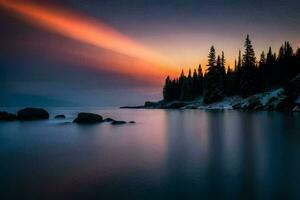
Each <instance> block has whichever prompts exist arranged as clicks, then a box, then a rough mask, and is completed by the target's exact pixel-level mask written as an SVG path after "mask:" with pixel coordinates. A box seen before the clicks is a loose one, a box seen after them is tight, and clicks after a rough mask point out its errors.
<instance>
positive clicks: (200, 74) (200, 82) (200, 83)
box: [197, 65, 204, 96]
mask: <svg viewBox="0 0 300 200" xmlns="http://www.w3.org/2000/svg"><path fill="white" fill-rule="evenodd" d="M203 82H204V76H203V72H202V67H201V65H199V66H198V84H197V91H198V92H197V94H198V95H199V96H200V95H202V94H203V87H204V85H203Z"/></svg>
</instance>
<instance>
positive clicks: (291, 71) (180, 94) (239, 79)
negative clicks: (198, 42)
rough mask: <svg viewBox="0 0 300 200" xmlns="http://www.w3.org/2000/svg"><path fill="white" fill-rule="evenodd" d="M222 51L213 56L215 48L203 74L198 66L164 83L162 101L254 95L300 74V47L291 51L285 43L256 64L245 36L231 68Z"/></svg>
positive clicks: (208, 100) (289, 45)
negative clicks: (242, 48) (242, 49)
mask: <svg viewBox="0 0 300 200" xmlns="http://www.w3.org/2000/svg"><path fill="white" fill-rule="evenodd" d="M225 65H226V60H225V55H224V52H223V51H222V53H221V55H218V56H216V50H215V48H214V46H212V47H211V48H210V52H209V54H208V64H207V69H206V70H205V72H204V73H203V71H202V67H201V65H199V67H198V69H197V70H196V69H194V70H193V72H192V70H191V69H190V70H189V72H188V75H187V76H186V75H185V74H184V72H183V70H182V72H181V74H180V76H179V77H178V78H174V79H171V78H170V77H169V76H168V77H167V78H166V80H165V84H164V88H163V97H164V101H166V102H170V101H175V100H180V101H192V100H195V99H196V98H198V97H200V96H203V102H204V103H212V102H215V101H219V100H222V98H224V97H225V96H233V95H240V96H242V97H248V96H251V95H253V94H256V93H259V92H264V91H268V90H271V89H274V88H278V87H281V86H283V85H284V84H285V83H287V81H288V80H290V79H292V78H293V77H295V76H296V75H297V74H298V73H300V48H299V47H298V48H297V50H296V51H295V52H294V50H293V48H292V46H291V44H290V43H289V42H284V44H283V45H282V46H281V47H280V49H279V52H278V55H276V53H274V52H273V50H272V48H271V47H269V50H268V52H267V53H265V52H264V51H263V52H262V53H261V55H260V59H259V61H258V62H257V58H256V56H255V51H254V48H253V45H252V42H251V40H250V37H249V35H247V37H246V39H245V43H244V52H243V55H242V53H241V51H239V55H238V59H237V60H235V65H234V68H233V69H231V68H230V67H229V66H228V67H227V69H226V67H225Z"/></svg>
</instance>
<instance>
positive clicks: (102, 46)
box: [0, 0, 300, 106]
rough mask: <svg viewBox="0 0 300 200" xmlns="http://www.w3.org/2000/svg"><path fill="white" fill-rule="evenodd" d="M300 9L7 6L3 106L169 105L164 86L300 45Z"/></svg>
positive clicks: (151, 3) (233, 3)
mask: <svg viewBox="0 0 300 200" xmlns="http://www.w3.org/2000/svg"><path fill="white" fill-rule="evenodd" d="M299 10H300V2H299V1H297V0H284V1H283V0H277V1H276V0H273V1H271V0H266V1H257V0H252V1H249V0H247V1H246V0H239V1H237V0H228V1H223V0H211V1H202V0H101V1H96V0H61V1H58V0H57V1H54V0H51V1H46V0H43V1H42V0H36V1H24V0H0V22H1V33H0V34H1V37H0V44H1V48H0V64H1V68H0V81H1V85H0V89H1V94H0V98H1V100H0V103H1V106H19V105H22V106H23V105H26V106H27V105H28V104H32V105H49V106H56V105H58V106H59V105H62V106H66V105H70V106H82V105H85V106H114V105H125V104H126V105H127V104H128V105H133V104H142V103H143V101H144V100H147V99H150V100H158V99H160V98H161V87H162V84H163V81H164V77H165V76H166V75H168V74H170V75H171V76H175V75H177V74H179V72H180V70H181V68H184V69H185V71H187V69H188V68H196V67H197V66H198V65H199V64H200V63H201V64H202V66H205V65H206V60H207V54H208V51H209V48H210V46H211V45H214V46H215V47H216V49H217V53H221V51H222V50H223V51H224V52H225V56H226V60H227V65H231V66H232V65H233V63H234V59H235V58H236V56H237V54H238V50H239V49H242V48H243V41H244V38H245V36H246V34H247V33H249V34H250V37H251V39H252V41H253V44H254V48H255V50H256V51H257V57H259V55H258V53H260V52H261V51H262V50H267V49H268V47H269V46H272V47H273V48H274V49H276V51H277V49H278V48H279V46H280V45H281V44H282V43H283V42H284V40H289V41H290V42H291V43H292V44H293V46H294V47H297V46H299V45H300V37H299V35H300V26H299V24H300V12H299Z"/></svg>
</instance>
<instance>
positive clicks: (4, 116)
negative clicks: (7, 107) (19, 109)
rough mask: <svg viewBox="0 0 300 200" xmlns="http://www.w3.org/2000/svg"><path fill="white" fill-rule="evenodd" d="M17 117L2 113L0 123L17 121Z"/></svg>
mask: <svg viewBox="0 0 300 200" xmlns="http://www.w3.org/2000/svg"><path fill="white" fill-rule="evenodd" d="M17 119H18V118H17V115H15V114H11V113H8V112H0V121H15V120H17Z"/></svg>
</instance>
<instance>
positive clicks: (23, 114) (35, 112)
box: [17, 108, 49, 120]
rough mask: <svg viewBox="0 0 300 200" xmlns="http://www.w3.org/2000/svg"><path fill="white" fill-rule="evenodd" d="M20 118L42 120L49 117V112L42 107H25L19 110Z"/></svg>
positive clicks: (18, 115)
mask: <svg viewBox="0 0 300 200" xmlns="http://www.w3.org/2000/svg"><path fill="white" fill-rule="evenodd" d="M17 117H18V119H19V120H41V119H49V113H48V112H47V111H46V110H45V109H42V108H24V109H22V110H19V111H18V114H17Z"/></svg>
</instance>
